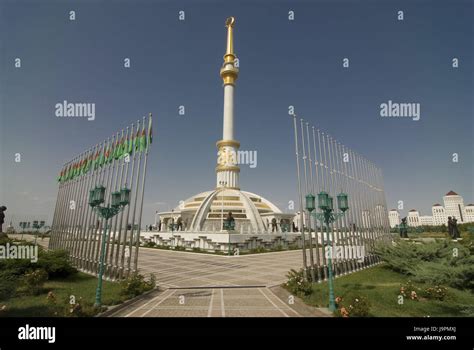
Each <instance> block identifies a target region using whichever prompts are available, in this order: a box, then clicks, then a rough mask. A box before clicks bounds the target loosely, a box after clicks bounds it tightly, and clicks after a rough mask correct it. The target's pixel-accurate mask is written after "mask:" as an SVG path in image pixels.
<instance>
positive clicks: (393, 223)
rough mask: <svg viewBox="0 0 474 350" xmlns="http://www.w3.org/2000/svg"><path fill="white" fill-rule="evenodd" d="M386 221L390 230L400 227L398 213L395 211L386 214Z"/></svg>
mask: <svg viewBox="0 0 474 350" xmlns="http://www.w3.org/2000/svg"><path fill="white" fill-rule="evenodd" d="M388 221H389V222H390V227H391V228H394V227H397V226H398V225H400V213H399V212H398V210H397V209H392V210H390V211H389V212H388Z"/></svg>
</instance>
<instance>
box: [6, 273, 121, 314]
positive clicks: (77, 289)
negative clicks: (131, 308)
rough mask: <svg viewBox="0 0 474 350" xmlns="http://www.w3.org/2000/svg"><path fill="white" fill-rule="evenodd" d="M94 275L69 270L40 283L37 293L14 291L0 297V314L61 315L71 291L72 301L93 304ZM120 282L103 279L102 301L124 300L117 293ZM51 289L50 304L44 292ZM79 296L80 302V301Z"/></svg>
mask: <svg viewBox="0 0 474 350" xmlns="http://www.w3.org/2000/svg"><path fill="white" fill-rule="evenodd" d="M96 287H97V278H96V277H93V276H90V275H87V274H85V273H82V272H78V273H77V274H73V275H71V276H70V277H68V278H66V279H62V280H57V281H55V280H50V281H47V282H46V283H45V285H44V292H43V293H42V294H40V295H36V296H29V295H17V296H14V297H13V298H10V299H8V300H6V301H0V306H1V305H6V310H4V311H3V312H1V311H0V317H32V316H33V317H45V316H65V312H66V313H67V310H68V305H69V300H70V296H71V295H73V296H74V297H75V299H76V302H79V304H84V303H83V302H86V303H87V304H89V305H92V304H94V301H95V290H96ZM120 289H121V288H120V284H119V283H114V282H107V281H104V282H103V287H102V304H103V305H115V304H118V303H121V302H123V301H124V297H121V296H120V295H119V294H120ZM49 291H52V292H53V293H54V294H55V296H56V303H55V304H51V303H50V302H48V300H47V295H48V292H49ZM80 298H82V301H83V302H82V303H81V301H80Z"/></svg>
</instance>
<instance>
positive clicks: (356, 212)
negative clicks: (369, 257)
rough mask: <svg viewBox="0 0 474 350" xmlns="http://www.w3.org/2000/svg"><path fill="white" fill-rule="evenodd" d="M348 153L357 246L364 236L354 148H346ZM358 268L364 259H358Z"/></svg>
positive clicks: (353, 224)
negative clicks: (358, 198)
mask: <svg viewBox="0 0 474 350" xmlns="http://www.w3.org/2000/svg"><path fill="white" fill-rule="evenodd" d="M346 152H347V154H348V157H349V158H348V159H349V161H348V174H349V179H350V181H349V183H350V186H351V192H352V195H351V197H352V204H351V205H350V206H351V207H352V208H354V210H352V213H353V223H352V230H353V235H352V236H353V241H354V243H355V245H354V247H356V246H362V238H361V236H360V232H361V228H360V225H359V222H360V219H359V218H360V211H359V205H358V201H357V196H358V192H357V186H356V177H355V172H354V157H353V154H352V150H351V149H350V148H349V149H347V150H346ZM356 265H357V269H358V270H359V269H361V268H362V267H363V261H362V262H361V261H357V264H356Z"/></svg>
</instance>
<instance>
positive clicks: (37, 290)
mask: <svg viewBox="0 0 474 350" xmlns="http://www.w3.org/2000/svg"><path fill="white" fill-rule="evenodd" d="M47 280H48V273H47V272H46V271H45V270H44V269H37V270H34V271H32V272H27V273H25V275H24V276H23V278H22V283H23V285H24V287H25V292H26V293H27V294H31V295H38V294H41V292H42V291H43V285H44V283H45V282H46V281H47Z"/></svg>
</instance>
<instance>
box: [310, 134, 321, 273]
mask: <svg viewBox="0 0 474 350" xmlns="http://www.w3.org/2000/svg"><path fill="white" fill-rule="evenodd" d="M312 130H313V133H312V135H313V154H314V170H315V179H316V186H315V184H314V182H313V172H312V171H311V184H312V188H313V194H314V195H315V196H317V195H318V191H319V174H318V167H319V164H318V159H317V158H318V157H317V153H316V138H315V134H314V126H313V127H312ZM310 149H311V147H310V145H309V140H308V151H309V154H310V159H311V151H310ZM315 210H317V209H316V208H315ZM313 221H314V238H315V242H314V244H315V250H316V254H315V258H316V266H317V275H318V282H319V281H321V280H323V279H324V274H321V259H320V256H319V232H318V220H317V219H316V217H313Z"/></svg>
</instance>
